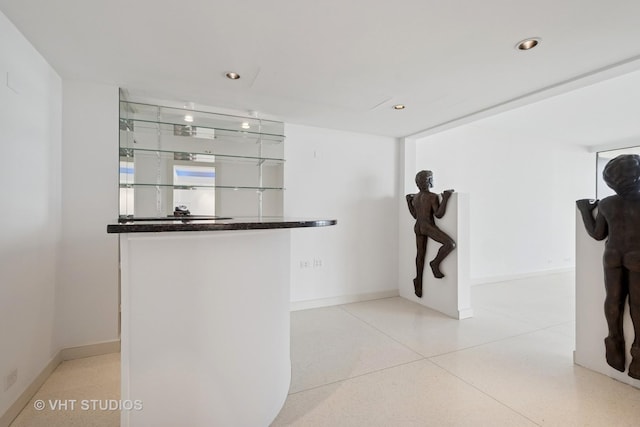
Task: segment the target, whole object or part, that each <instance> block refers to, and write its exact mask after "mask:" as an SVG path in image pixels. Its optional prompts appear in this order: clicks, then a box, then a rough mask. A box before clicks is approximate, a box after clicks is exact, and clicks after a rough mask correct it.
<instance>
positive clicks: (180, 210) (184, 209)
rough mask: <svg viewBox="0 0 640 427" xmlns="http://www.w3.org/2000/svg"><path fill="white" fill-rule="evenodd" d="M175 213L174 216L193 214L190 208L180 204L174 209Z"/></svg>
mask: <svg viewBox="0 0 640 427" xmlns="http://www.w3.org/2000/svg"><path fill="white" fill-rule="evenodd" d="M173 215H174V216H189V215H191V212H189V209H188V208H187V207H186V206H185V205H179V206H176V208H175V209H174V211H173Z"/></svg>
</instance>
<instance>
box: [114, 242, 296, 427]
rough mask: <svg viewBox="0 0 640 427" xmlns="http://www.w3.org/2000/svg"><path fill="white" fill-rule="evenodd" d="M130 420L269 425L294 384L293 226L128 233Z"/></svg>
mask: <svg viewBox="0 0 640 427" xmlns="http://www.w3.org/2000/svg"><path fill="white" fill-rule="evenodd" d="M120 242H121V243H120V250H121V255H120V256H121V276H122V337H121V339H122V397H121V399H122V400H123V401H125V400H130V401H134V402H135V401H141V402H142V405H143V409H142V410H135V409H134V410H131V411H127V410H123V411H122V414H121V425H122V426H123V427H128V426H134V427H135V426H180V425H182V426H193V427H198V426H203V427H204V426H207V427H208V426H231V425H238V426H241V425H242V426H266V425H269V424H270V423H271V422H272V421H273V419H274V418H275V417H276V416H277V414H278V412H279V411H280V409H281V408H282V406H283V404H284V401H285V399H286V397H287V393H288V391H289V382H290V379H291V361H290V356H289V340H290V338H289V335H290V333H289V285H290V284H289V281H290V277H289V274H290V273H289V270H290V268H289V263H290V255H289V253H290V232H289V230H260V231H215V232H208V231H207V232H173V233H140V234H135V233H134V234H121V235H120Z"/></svg>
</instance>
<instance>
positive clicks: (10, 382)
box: [4, 368, 18, 391]
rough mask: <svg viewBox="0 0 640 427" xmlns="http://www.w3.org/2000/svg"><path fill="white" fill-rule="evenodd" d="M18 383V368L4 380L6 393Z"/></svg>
mask: <svg viewBox="0 0 640 427" xmlns="http://www.w3.org/2000/svg"><path fill="white" fill-rule="evenodd" d="M17 381H18V368H15V369H13V370H12V371H11V372H9V375H7V376H6V377H5V379H4V391H7V390H9V389H10V388H11V386H12V385H14V384H15V383H16V382H17Z"/></svg>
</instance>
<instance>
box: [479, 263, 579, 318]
mask: <svg viewBox="0 0 640 427" xmlns="http://www.w3.org/2000/svg"><path fill="white" fill-rule="evenodd" d="M573 283H574V281H573V275H572V274H571V273H562V274H553V275H546V276H536V277H531V278H526V279H521V280H513V281H508V282H498V283H491V284H484V285H477V286H473V287H472V288H471V305H472V308H473V309H474V310H475V309H479V308H482V309H485V310H488V311H491V312H494V313H496V314H501V315H504V316H507V317H509V318H512V319H514V320H518V321H521V322H527V323H531V324H533V325H535V326H536V327H539V328H545V327H549V326H555V325H557V324H561V323H567V322H571V321H573V320H575V287H574V284H573Z"/></svg>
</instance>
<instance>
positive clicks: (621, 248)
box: [576, 154, 640, 379]
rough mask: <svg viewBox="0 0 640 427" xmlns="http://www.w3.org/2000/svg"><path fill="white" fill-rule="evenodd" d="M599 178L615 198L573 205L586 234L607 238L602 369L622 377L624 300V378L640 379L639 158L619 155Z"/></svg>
mask: <svg viewBox="0 0 640 427" xmlns="http://www.w3.org/2000/svg"><path fill="white" fill-rule="evenodd" d="M602 175H603V178H604V181H605V183H606V184H607V185H608V186H609V187H611V188H612V189H613V190H614V191H615V192H616V194H614V195H612V196H609V197H605V198H604V199H602V200H600V201H598V200H589V199H581V200H577V201H576V205H577V207H578V209H579V210H580V213H581V215H582V220H583V222H584V225H585V228H586V230H587V233H588V234H589V235H590V236H591V237H593V238H594V239H596V240H603V239H604V238H605V237H606V238H607V240H606V242H605V249H604V255H603V257H602V262H603V267H604V286H605V290H606V297H605V302H604V314H605V318H606V320H607V326H608V329H609V334H608V336H607V337H606V338H605V340H604V344H605V354H606V360H607V363H608V364H609V366H611V367H612V368H614V369H617V370H618V371H620V372H624V371H625V353H626V350H625V341H624V331H623V314H624V304H625V301H626V300H627V297H628V298H629V313H630V315H631V321H632V323H633V329H634V332H635V338H634V340H633V344H632V345H631V356H632V360H631V363H630V365H629V372H628V374H629V376H630V377H632V378H636V379H640V337H639V336H638V335H639V334H640V156H638V155H636V154H623V155H620V156H618V157H616V158H614V159H612V160H611V161H609V163H607V165H606V166H605V168H604V171H603V173H602ZM596 208H597V213H596V215H595V218H594V215H593V211H594V210H595V209H596Z"/></svg>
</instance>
